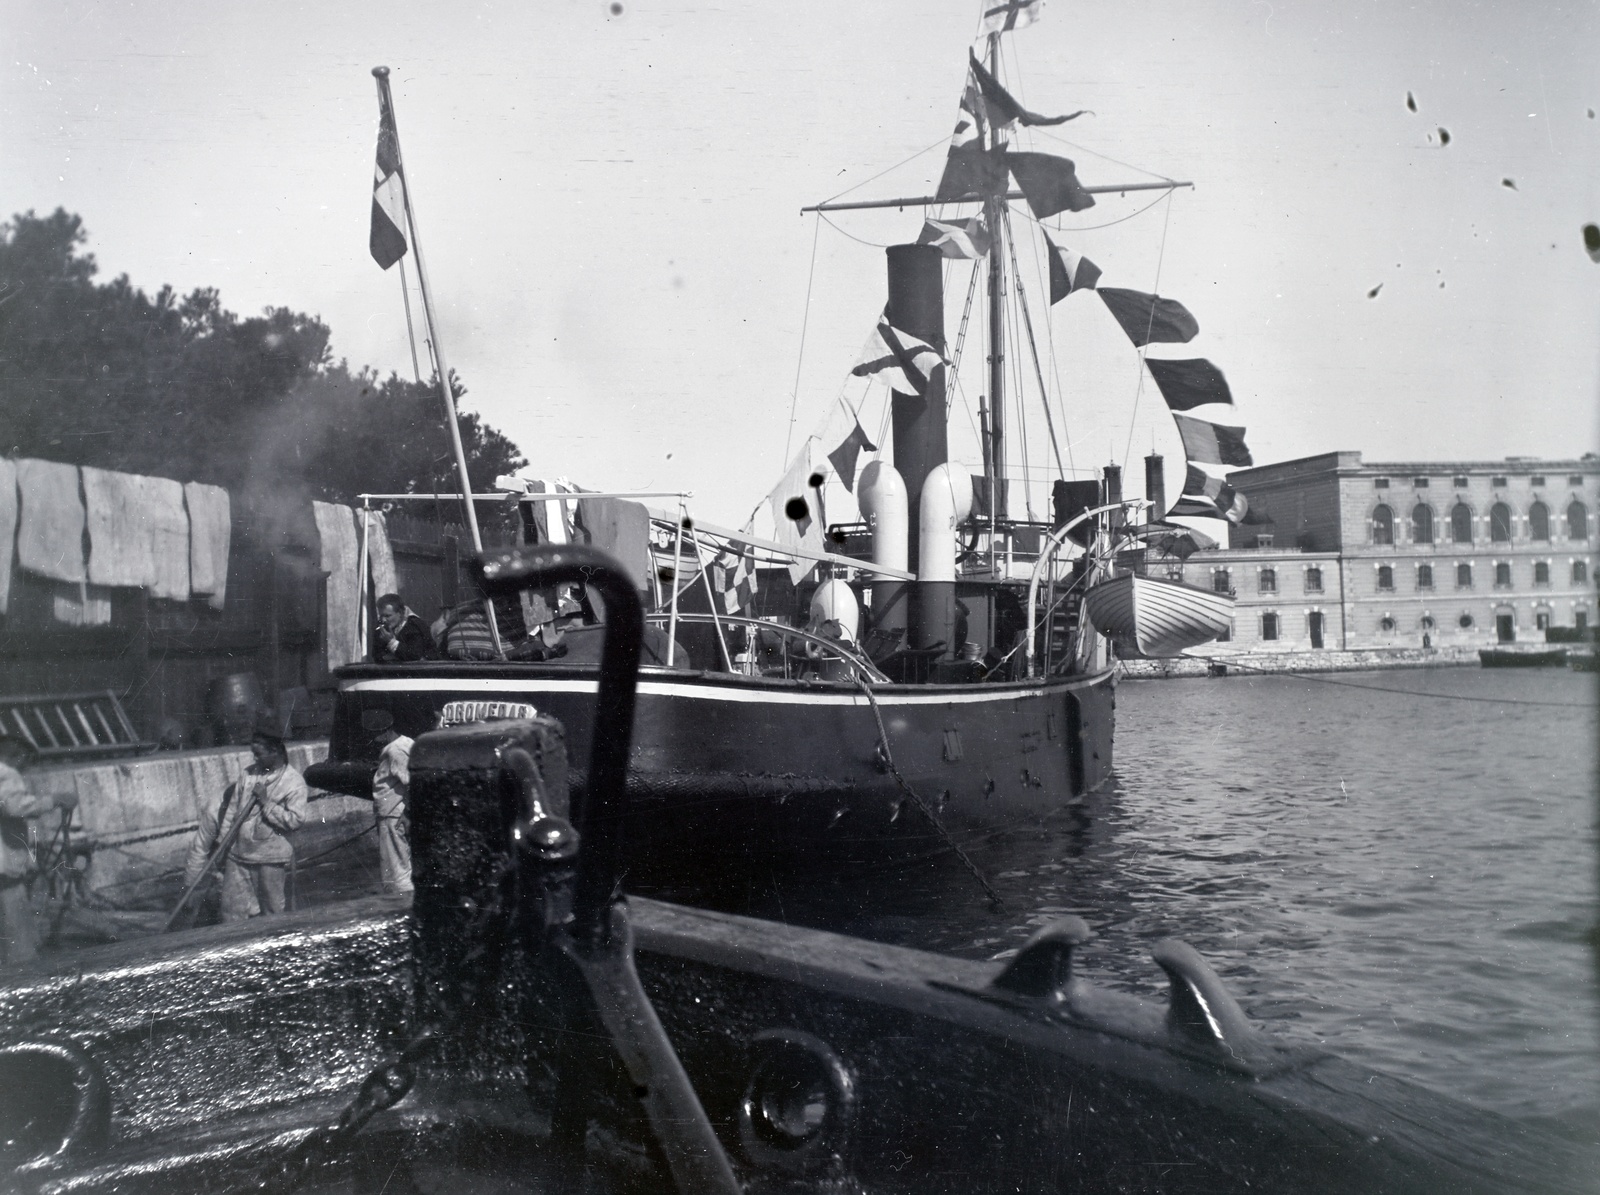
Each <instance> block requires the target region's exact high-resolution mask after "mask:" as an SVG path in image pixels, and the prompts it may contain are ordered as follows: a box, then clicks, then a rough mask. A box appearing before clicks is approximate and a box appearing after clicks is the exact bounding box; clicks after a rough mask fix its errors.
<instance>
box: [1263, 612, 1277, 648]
mask: <svg viewBox="0 0 1600 1195" xmlns="http://www.w3.org/2000/svg"><path fill="white" fill-rule="evenodd" d="M1277 637H1278V616H1277V615H1276V614H1263V615H1262V616H1261V638H1262V640H1263V641H1265V642H1271V641H1272V640H1274V639H1276V638H1277Z"/></svg>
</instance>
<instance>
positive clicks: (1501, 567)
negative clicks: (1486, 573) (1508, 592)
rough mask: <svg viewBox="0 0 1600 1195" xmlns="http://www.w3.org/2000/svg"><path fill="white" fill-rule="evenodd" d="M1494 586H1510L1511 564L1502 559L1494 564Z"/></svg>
mask: <svg viewBox="0 0 1600 1195" xmlns="http://www.w3.org/2000/svg"><path fill="white" fill-rule="evenodd" d="M1494 587H1495V588H1496V589H1510V588H1511V566H1510V565H1509V564H1507V563H1506V562H1505V561H1503V560H1502V561H1501V562H1500V563H1498V564H1496V565H1495V566H1494Z"/></svg>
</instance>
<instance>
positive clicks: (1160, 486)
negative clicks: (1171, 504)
mask: <svg viewBox="0 0 1600 1195" xmlns="http://www.w3.org/2000/svg"><path fill="white" fill-rule="evenodd" d="M1162 466H1163V462H1162V460H1161V454H1160V453H1159V452H1152V453H1151V454H1150V455H1149V456H1147V457H1145V458H1144V496H1145V497H1146V498H1147V499H1149V501H1150V516H1149V517H1150V518H1151V519H1164V518H1166V517H1167V478H1166V474H1165V473H1164V472H1163V468H1162Z"/></svg>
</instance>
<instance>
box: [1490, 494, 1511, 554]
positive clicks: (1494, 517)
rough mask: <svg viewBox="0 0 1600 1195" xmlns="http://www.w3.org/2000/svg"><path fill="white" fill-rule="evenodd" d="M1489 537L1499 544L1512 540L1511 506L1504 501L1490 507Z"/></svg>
mask: <svg viewBox="0 0 1600 1195" xmlns="http://www.w3.org/2000/svg"><path fill="white" fill-rule="evenodd" d="M1489 538H1490V539H1491V540H1492V541H1493V542H1495V543H1497V544H1505V543H1510V542H1511V508H1510V507H1509V506H1507V505H1506V504H1505V503H1504V502H1496V503H1495V504H1494V505H1493V506H1491V507H1490V508H1489Z"/></svg>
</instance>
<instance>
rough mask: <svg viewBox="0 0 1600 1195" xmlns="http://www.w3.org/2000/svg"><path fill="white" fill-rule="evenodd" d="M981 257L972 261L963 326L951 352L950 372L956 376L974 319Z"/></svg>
mask: <svg viewBox="0 0 1600 1195" xmlns="http://www.w3.org/2000/svg"><path fill="white" fill-rule="evenodd" d="M980 264H981V259H980V258H974V259H973V261H972V277H971V279H970V280H968V282H967V301H966V304H965V305H964V306H963V307H962V308H961V327H960V328H958V329H957V330H956V349H955V352H953V353H951V354H950V374H951V376H952V377H953V376H955V375H956V374H957V373H958V372H960V369H961V350H962V349H963V348H965V347H966V343H967V324H968V322H969V321H970V320H971V319H972V300H973V298H974V296H976V295H977V293H978V274H979V272H980V271H979V268H978V267H979V265H980Z"/></svg>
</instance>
